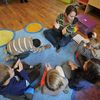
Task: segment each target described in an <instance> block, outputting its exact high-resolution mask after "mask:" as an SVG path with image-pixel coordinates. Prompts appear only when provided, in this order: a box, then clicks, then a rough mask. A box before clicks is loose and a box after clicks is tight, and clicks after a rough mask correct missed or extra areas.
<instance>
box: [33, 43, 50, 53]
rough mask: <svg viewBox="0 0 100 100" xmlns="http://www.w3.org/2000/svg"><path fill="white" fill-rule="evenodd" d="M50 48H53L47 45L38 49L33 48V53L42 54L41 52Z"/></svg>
mask: <svg viewBox="0 0 100 100" xmlns="http://www.w3.org/2000/svg"><path fill="white" fill-rule="evenodd" d="M50 47H51V45H50V44H46V45H44V46H41V47H38V48H36V47H33V48H32V52H34V53H36V52H41V51H43V50H45V49H48V48H50Z"/></svg>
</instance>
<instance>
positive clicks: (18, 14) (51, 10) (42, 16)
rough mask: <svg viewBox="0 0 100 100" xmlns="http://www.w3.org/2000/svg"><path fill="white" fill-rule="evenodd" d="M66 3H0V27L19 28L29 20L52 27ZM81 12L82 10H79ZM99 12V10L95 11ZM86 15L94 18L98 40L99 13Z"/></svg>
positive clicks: (49, 0)
mask: <svg viewBox="0 0 100 100" xmlns="http://www.w3.org/2000/svg"><path fill="white" fill-rule="evenodd" d="M66 6H67V4H65V3H63V2H61V1H60V0H29V2H28V3H23V4H21V3H20V0H12V2H10V3H9V4H7V5H6V4H3V3H0V28H7V29H11V30H15V31H17V30H20V29H22V28H23V27H24V26H25V25H26V24H28V23H30V22H41V23H42V24H43V25H44V26H45V27H47V28H50V27H52V25H53V23H54V21H55V19H56V16H57V15H58V14H59V13H61V12H64V9H65V8H66ZM79 12H80V13H83V11H82V10H79ZM97 13H99V12H97ZM97 13H96V14H93V13H92V14H91V13H89V14H88V16H89V17H91V18H93V19H94V20H96V22H97V26H96V28H95V29H94V31H95V32H97V33H98V39H99V40H100V16H99V14H97Z"/></svg>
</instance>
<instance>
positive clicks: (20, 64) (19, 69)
mask: <svg viewBox="0 0 100 100" xmlns="http://www.w3.org/2000/svg"><path fill="white" fill-rule="evenodd" d="M22 70H23V65H22V63H21V62H19V68H18V69H17V71H18V72H21V71H22Z"/></svg>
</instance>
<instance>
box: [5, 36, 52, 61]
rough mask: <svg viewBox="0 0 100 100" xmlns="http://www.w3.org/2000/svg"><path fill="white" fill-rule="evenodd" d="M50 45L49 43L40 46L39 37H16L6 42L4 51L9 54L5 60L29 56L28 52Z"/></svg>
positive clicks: (37, 50) (38, 50) (41, 49)
mask: <svg viewBox="0 0 100 100" xmlns="http://www.w3.org/2000/svg"><path fill="white" fill-rule="evenodd" d="M50 47H51V45H50V44H47V45H43V46H41V41H40V40H39V39H32V37H24V38H18V39H16V40H12V41H10V42H9V43H8V44H7V47H6V51H7V53H8V54H9V55H10V56H8V57H6V61H8V60H11V59H18V58H20V59H22V58H25V57H27V56H29V54H30V52H33V53H36V52H41V51H43V50H45V49H47V48H50Z"/></svg>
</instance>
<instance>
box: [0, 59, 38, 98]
mask: <svg viewBox="0 0 100 100" xmlns="http://www.w3.org/2000/svg"><path fill="white" fill-rule="evenodd" d="M23 67H24V66H23V65H22V63H21V61H20V59H19V60H18V61H17V63H16V64H15V66H14V67H13V68H11V67H7V66H6V65H3V64H0V94H2V95H16V96H17V95H23V94H24V92H25V90H26V89H27V88H28V87H29V85H30V81H31V80H30V77H29V74H28V73H27V72H26V71H25V70H24V69H23ZM16 71H17V74H16ZM37 72H38V71H37V70H34V74H33V75H34V76H35V74H36V73H37ZM38 75H39V73H37V76H36V77H38ZM31 77H32V76H31ZM35 79H36V78H35Z"/></svg>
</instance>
